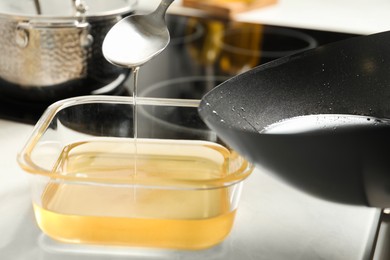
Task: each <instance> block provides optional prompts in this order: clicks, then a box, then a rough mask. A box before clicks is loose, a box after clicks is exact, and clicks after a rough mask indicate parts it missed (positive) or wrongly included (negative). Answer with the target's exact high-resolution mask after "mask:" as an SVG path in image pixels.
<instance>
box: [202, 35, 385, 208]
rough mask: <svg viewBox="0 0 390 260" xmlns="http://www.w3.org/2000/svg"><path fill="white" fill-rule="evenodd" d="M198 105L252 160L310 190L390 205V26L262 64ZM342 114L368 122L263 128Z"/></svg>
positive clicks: (347, 200) (349, 200)
mask: <svg viewBox="0 0 390 260" xmlns="http://www.w3.org/2000/svg"><path fill="white" fill-rule="evenodd" d="M199 112H200V115H201V117H202V118H203V120H204V121H205V122H206V124H207V125H208V126H209V127H211V128H212V129H214V130H215V131H216V132H217V133H218V134H219V136H220V137H221V138H222V139H224V141H225V142H227V143H228V144H230V145H231V146H232V147H233V148H235V149H237V150H238V151H239V152H240V153H241V154H243V155H244V156H246V157H247V158H248V159H249V160H250V161H253V162H254V163H256V164H258V165H261V166H262V167H266V168H268V169H269V170H271V171H272V172H273V173H274V174H275V175H276V176H279V177H281V178H282V179H283V180H285V181H287V182H288V183H290V184H292V185H294V186H296V187H298V188H300V189H302V190H304V191H306V192H309V193H310V194H313V195H316V196H319V197H321V198H325V199H328V200H332V201H337V202H343V203H350V204H358V205H369V206H375V207H382V208H383V207H388V206H390V124H388V123H387V122H386V121H387V120H386V118H390V32H384V33H379V34H374V35H369V36H362V37H355V38H351V39H348V40H345V41H341V42H337V43H333V44H330V45H326V46H322V47H319V48H316V49H314V50H310V51H306V52H303V53H300V54H296V55H292V56H289V57H284V58H281V59H279V60H275V61H272V62H269V63H267V64H264V65H261V66H259V67H256V68H254V69H252V70H251V71H248V72H246V73H243V74H241V75H238V76H236V77H234V78H232V79H230V80H228V81H226V82H224V83H222V84H221V85H219V86H218V87H216V88H214V89H213V90H212V91H211V92H209V93H207V94H206V95H205V96H204V97H203V99H202V102H201V105H200V107H199ZM339 114H341V115H356V116H364V117H359V120H360V121H362V120H363V121H364V120H367V124H364V122H363V121H362V122H363V124H360V126H355V125H354V124H350V125H348V127H347V126H346V127H338V126H337V124H336V125H332V124H330V125H328V126H325V127H320V126H319V125H318V128H317V129H314V128H313V129H312V131H305V132H300V131H298V132H295V133H284V132H283V131H282V132H281V133H277V134H275V133H274V134H272V133H260V132H262V131H264V129H265V128H266V127H267V126H269V125H271V124H274V123H275V122H278V121H280V120H283V119H288V118H294V117H298V116H308V115H332V116H333V117H334V118H335V117H337V115H339ZM371 120H372V121H371ZM328 123H329V122H328ZM298 125H301V122H299V123H298Z"/></svg>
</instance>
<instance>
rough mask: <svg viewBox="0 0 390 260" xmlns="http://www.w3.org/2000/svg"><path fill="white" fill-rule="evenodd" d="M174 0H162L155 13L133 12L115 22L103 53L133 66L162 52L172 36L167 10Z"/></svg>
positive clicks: (126, 65) (114, 60) (104, 44)
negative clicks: (167, 22) (137, 13)
mask: <svg viewBox="0 0 390 260" xmlns="http://www.w3.org/2000/svg"><path fill="white" fill-rule="evenodd" d="M173 1H174V0H162V1H161V3H160V5H159V6H158V7H157V9H156V10H155V11H153V12H152V13H150V14H147V15H130V16H127V17H125V18H123V19H122V20H120V21H119V22H118V23H117V24H115V25H114V26H113V27H112V28H111V30H110V31H109V32H108V33H107V35H106V37H105V39H104V41H103V55H104V57H105V58H106V59H107V60H108V61H109V62H111V63H113V64H114V65H117V66H122V67H128V68H134V67H138V66H141V65H143V64H144V63H146V62H147V61H149V60H150V59H152V58H153V57H155V56H156V55H158V54H159V53H160V52H162V51H163V50H164V49H165V48H166V47H167V45H168V43H169V40H170V36H169V31H168V28H167V26H166V23H165V13H166V11H167V9H168V7H169V6H170V5H171V3H172V2H173Z"/></svg>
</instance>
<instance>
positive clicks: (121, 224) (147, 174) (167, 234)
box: [34, 139, 247, 249]
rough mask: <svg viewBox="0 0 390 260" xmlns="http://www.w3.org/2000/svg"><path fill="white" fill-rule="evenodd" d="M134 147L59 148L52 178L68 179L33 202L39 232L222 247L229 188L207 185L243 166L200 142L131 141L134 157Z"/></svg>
mask: <svg viewBox="0 0 390 260" xmlns="http://www.w3.org/2000/svg"><path fill="white" fill-rule="evenodd" d="M134 149H135V148H134V144H132V142H129V141H123V140H100V141H90V142H80V143H74V144H72V145H69V146H67V147H65V149H64V150H63V151H62V153H61V155H60V157H59V159H58V161H57V163H56V165H55V167H54V169H53V174H62V175H65V176H66V177H69V178H73V181H69V180H67V181H66V180H62V181H61V180H58V179H56V180H54V178H53V181H52V182H50V183H48V184H47V185H46V187H45V190H44V192H43V194H42V196H41V203H40V204H39V203H34V210H35V214H36V218H37V222H38V225H39V226H40V228H41V229H42V230H43V231H44V232H45V233H46V234H47V235H49V236H50V237H52V238H54V239H57V240H61V241H65V242H75V243H90V244H104V245H110V244H111V245H129V246H137V247H138V246H139V247H156V248H178V249H200V248H207V247H210V246H212V245H215V244H217V243H219V242H221V241H222V240H223V239H224V238H225V237H226V236H227V234H228V233H229V232H230V230H231V228H232V225H233V221H234V216H235V208H234V206H233V205H231V195H232V194H231V190H230V189H231V188H229V187H220V188H215V185H214V188H211V189H205V187H206V186H207V185H211V186H213V182H215V183H216V182H218V181H219V182H220V181H221V179H223V178H224V177H226V176H227V174H229V171H230V172H231V171H232V170H233V171H235V172H236V173H237V172H239V171H240V170H241V169H244V168H246V166H247V165H246V162H245V161H240V162H239V163H238V165H237V163H235V164H234V163H233V164H232V163H231V160H232V158H233V157H234V156H233V155H232V154H231V151H230V150H228V149H227V148H225V147H223V146H221V145H219V144H215V143H211V142H206V141H178V140H172V141H169V140H154V141H150V140H142V139H137V148H136V150H137V156H136V157H135V156H134ZM232 156H233V157H232ZM235 159H237V157H236V158H235ZM135 165H136V172H135V171H134V169H135ZM233 168H234V169H233ZM206 183H207V185H206ZM205 185H206V186H205ZM211 186H210V187H211Z"/></svg>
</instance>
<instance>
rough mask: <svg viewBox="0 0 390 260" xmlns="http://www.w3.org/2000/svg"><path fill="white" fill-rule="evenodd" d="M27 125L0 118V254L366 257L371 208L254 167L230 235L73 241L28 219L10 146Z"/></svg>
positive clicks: (23, 178)
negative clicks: (205, 243) (191, 245)
mask: <svg viewBox="0 0 390 260" xmlns="http://www.w3.org/2000/svg"><path fill="white" fill-rule="evenodd" d="M31 130H32V126H30V125H24V124H19V123H13V122H9V121H5V120H0V139H1V144H2V145H1V148H0V156H1V160H0V167H1V171H0V212H1V214H0V230H1V236H0V256H1V259H4V260H8V259H10V260H13V259H18V260H24V259H26V260H27V259H39V260H46V259H50V260H63V259H78V260H79V259H80V260H87V259H94V260H105V259H273V260H279V259H290V260H295V259H297V260H298V259H299V260H302V259H334V260H338V259H340V260H358V259H362V260H363V259H364V260H365V259H369V258H368V257H369V256H368V254H369V253H370V251H371V247H372V242H373V240H372V239H373V237H372V235H373V234H374V233H375V231H376V228H377V225H378V219H379V210H376V209H370V208H365V207H355V206H347V205H341V204H335V203H330V202H327V201H323V200H319V199H317V198H313V197H310V196H308V195H306V194H303V193H302V192H300V191H298V190H295V189H293V188H291V187H289V186H287V185H285V184H283V183H280V182H279V181H278V180H275V179H273V178H271V177H269V176H268V175H267V174H266V173H265V171H263V170H261V169H256V170H255V171H254V172H253V173H252V175H251V176H250V177H249V178H248V179H247V182H246V183H245V185H244V189H243V194H242V197H241V198H242V199H241V202H240V211H239V212H238V213H237V218H236V223H235V226H234V228H233V231H232V233H231V234H230V236H229V237H228V238H227V239H226V240H225V241H224V242H223V243H222V244H220V245H218V246H216V247H213V248H211V249H208V250H201V251H166V250H164V251H163V250H161V251H150V250H139V249H131V248H102V247H93V246H90V247H78V246H69V245H66V244H62V243H57V242H55V241H53V240H51V239H49V238H47V237H45V236H43V235H42V233H41V232H40V230H39V229H38V227H37V226H36V224H35V220H34V214H33V210H32V206H31V198H30V190H29V183H28V175H27V174H26V173H24V172H22V170H21V169H19V168H18V165H17V163H16V159H15V158H16V153H17V151H18V150H19V149H20V147H21V145H23V144H24V142H25V140H26V138H27V137H28V136H29V135H30V133H31Z"/></svg>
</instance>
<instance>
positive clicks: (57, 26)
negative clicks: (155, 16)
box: [0, 0, 136, 101]
mask: <svg viewBox="0 0 390 260" xmlns="http://www.w3.org/2000/svg"><path fill="white" fill-rule="evenodd" d="M39 1H40V2H38V0H19V1H11V0H7V1H5V2H4V1H3V0H2V1H1V3H0V34H1V36H2V37H0V53H1V56H2V58H1V59H0V92H3V93H4V94H5V95H9V96H10V97H12V98H17V99H23V100H33V101H42V100H45V101H52V100H58V99H62V98H65V97H70V96H76V95H83V94H90V93H91V94H100V93H102V94H105V93H110V92H114V91H116V90H117V88H118V87H119V86H120V85H121V84H122V83H123V82H124V81H125V80H126V77H127V75H128V73H129V70H127V69H123V68H119V67H116V66H114V65H112V64H110V63H108V62H107V61H106V60H105V59H104V57H103V54H102V51H101V46H102V42H103V39H104V37H105V35H106V33H107V32H108V30H109V29H110V28H111V27H112V26H113V25H114V24H115V23H116V22H117V21H119V20H120V19H121V18H122V17H123V16H125V15H128V14H130V13H131V12H132V10H133V9H134V6H135V4H136V1H135V0H134V1H130V0H115V1H114V0H110V1H106V0H86V2H81V1H79V0H68V1H64V0H62V1H60V0H50V1H49V0H39ZM86 7H88V8H86Z"/></svg>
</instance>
